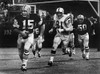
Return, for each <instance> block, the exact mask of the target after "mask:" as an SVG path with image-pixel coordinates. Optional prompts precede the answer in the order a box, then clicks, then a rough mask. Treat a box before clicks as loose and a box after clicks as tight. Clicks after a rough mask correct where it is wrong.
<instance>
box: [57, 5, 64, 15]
mask: <svg viewBox="0 0 100 74" xmlns="http://www.w3.org/2000/svg"><path fill="white" fill-rule="evenodd" d="M56 14H57V16H58V17H62V16H63V14H64V9H63V8H62V7H59V8H57V9H56Z"/></svg>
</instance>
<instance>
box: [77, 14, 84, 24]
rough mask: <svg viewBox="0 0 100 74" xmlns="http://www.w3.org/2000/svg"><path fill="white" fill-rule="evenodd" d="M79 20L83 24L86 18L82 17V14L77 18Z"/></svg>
mask: <svg viewBox="0 0 100 74" xmlns="http://www.w3.org/2000/svg"><path fill="white" fill-rule="evenodd" d="M77 20H78V22H79V23H82V22H83V21H84V16H83V15H81V14H80V15H78V16H77Z"/></svg>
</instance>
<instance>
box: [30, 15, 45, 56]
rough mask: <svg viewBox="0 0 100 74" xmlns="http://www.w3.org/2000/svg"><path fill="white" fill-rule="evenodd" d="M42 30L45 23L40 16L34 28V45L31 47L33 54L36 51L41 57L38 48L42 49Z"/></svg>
mask: <svg viewBox="0 0 100 74" xmlns="http://www.w3.org/2000/svg"><path fill="white" fill-rule="evenodd" d="M44 31H45V23H44V21H43V18H42V17H41V22H40V25H38V24H37V25H36V26H35V29H34V45H33V48H32V52H33V55H34V56H35V54H36V52H37V54H38V57H41V54H40V50H41V49H42V43H43V42H44Z"/></svg>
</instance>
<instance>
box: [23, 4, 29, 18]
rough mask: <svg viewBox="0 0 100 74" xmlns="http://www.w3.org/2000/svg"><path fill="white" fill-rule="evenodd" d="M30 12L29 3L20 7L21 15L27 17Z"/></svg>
mask: <svg viewBox="0 0 100 74" xmlns="http://www.w3.org/2000/svg"><path fill="white" fill-rule="evenodd" d="M30 13H31V6H30V5H24V6H23V7H22V15H23V17H27V16H28V15H29V14H30Z"/></svg>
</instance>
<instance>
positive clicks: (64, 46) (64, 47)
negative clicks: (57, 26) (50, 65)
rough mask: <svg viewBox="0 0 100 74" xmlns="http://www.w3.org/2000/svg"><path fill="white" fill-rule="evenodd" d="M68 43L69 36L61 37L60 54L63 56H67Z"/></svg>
mask: <svg viewBox="0 0 100 74" xmlns="http://www.w3.org/2000/svg"><path fill="white" fill-rule="evenodd" d="M68 43H69V35H63V36H62V52H63V53H64V54H63V55H65V54H69V52H70V49H69V48H68Z"/></svg>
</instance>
